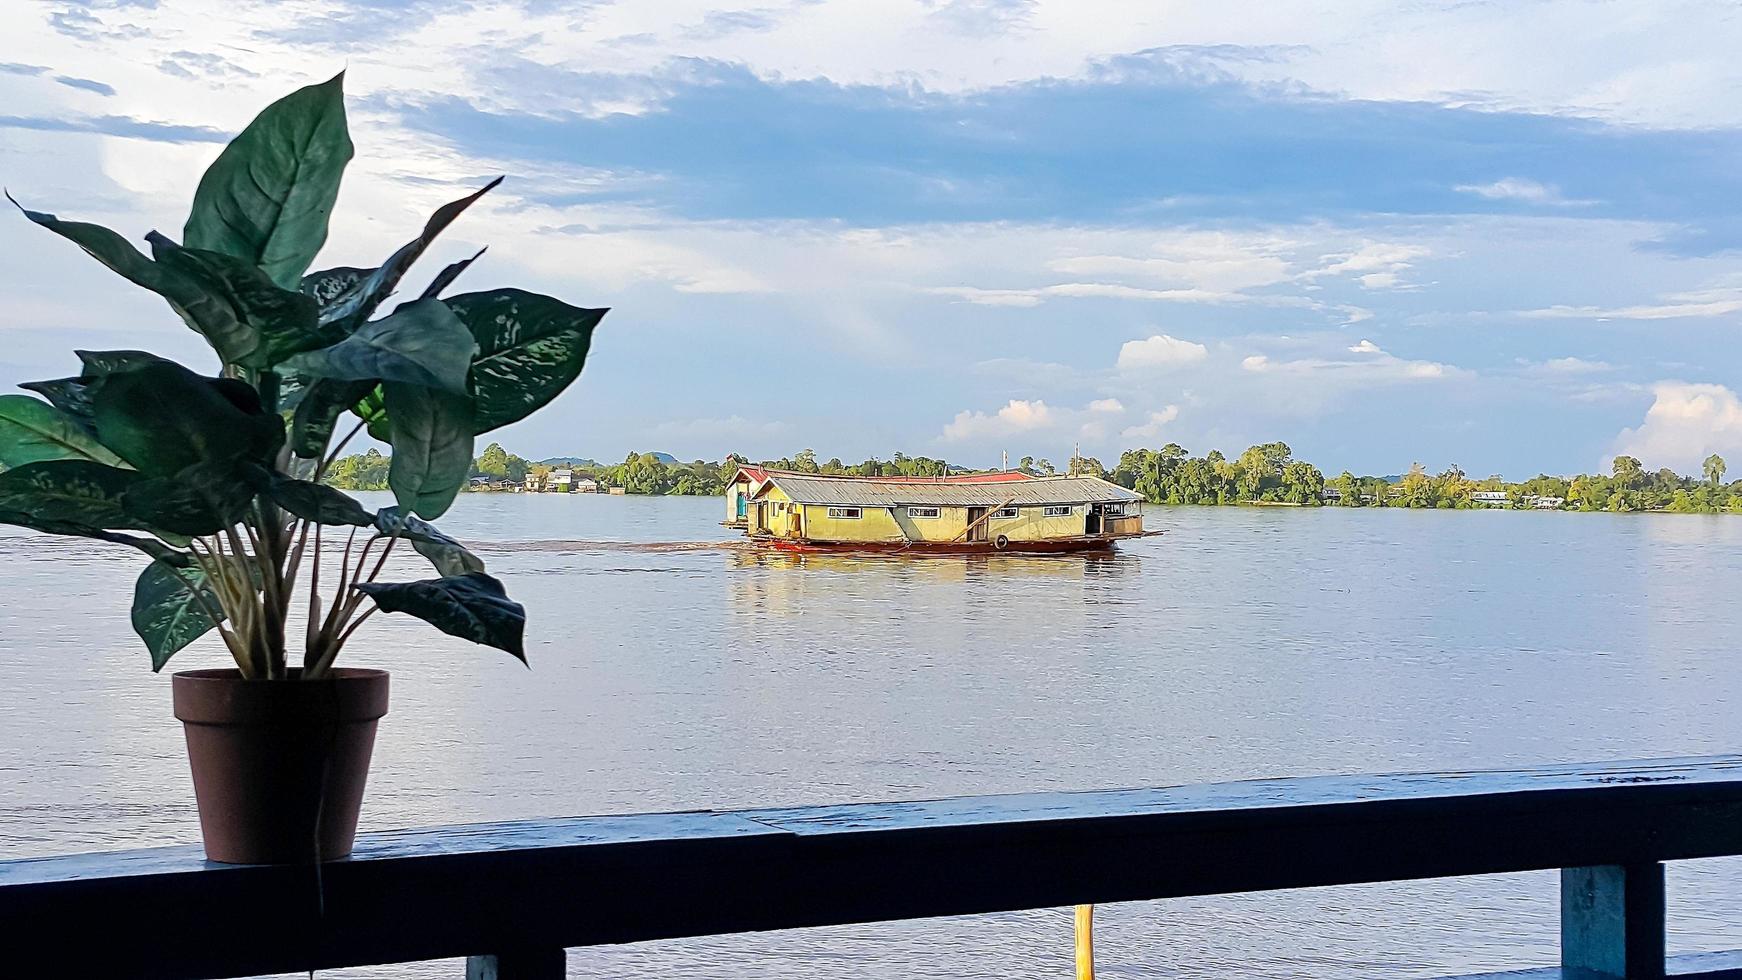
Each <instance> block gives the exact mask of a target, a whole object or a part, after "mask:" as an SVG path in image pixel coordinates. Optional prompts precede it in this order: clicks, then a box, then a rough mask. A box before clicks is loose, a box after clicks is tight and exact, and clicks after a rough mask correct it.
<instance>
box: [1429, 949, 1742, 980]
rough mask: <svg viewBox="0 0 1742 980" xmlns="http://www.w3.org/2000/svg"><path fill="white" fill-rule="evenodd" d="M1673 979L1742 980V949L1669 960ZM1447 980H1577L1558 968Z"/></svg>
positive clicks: (1472, 975)
mask: <svg viewBox="0 0 1742 980" xmlns="http://www.w3.org/2000/svg"><path fill="white" fill-rule="evenodd" d="M1669 976H1670V977H1672V978H1673V980H1742V950H1731V951H1727V952H1722V953H1683V954H1682V955H1680V956H1671V957H1670V958H1669ZM1445 980H1577V978H1576V977H1573V976H1571V975H1570V974H1566V973H1563V972H1562V971H1561V968H1560V967H1558V966H1548V967H1539V968H1537V969H1534V970H1503V971H1501V972H1499V973H1476V974H1469V975H1466V976H1461V977H1446V978H1445Z"/></svg>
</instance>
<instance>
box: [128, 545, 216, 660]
mask: <svg viewBox="0 0 1742 980" xmlns="http://www.w3.org/2000/svg"><path fill="white" fill-rule="evenodd" d="M184 578H185V581H184ZM189 583H192V585H193V588H192V589H190V588H188V585H189ZM194 589H198V590H199V595H198V596H196V595H195V593H194ZM202 600H203V602H202ZM208 607H209V609H210V610H212V611H216V612H217V615H218V616H219V619H213V618H212V612H209V611H208ZM222 617H223V611H222V608H221V607H220V606H219V604H218V595H217V593H216V592H214V591H213V590H212V588H211V586H210V585H209V584H208V583H207V581H206V577H205V575H204V573H202V572H201V571H200V570H199V569H198V568H188V569H183V570H181V571H180V572H179V573H178V572H177V571H176V569H173V568H171V567H169V566H168V565H166V564H165V563H163V562H161V561H154V562H152V563H151V564H150V565H147V566H145V571H143V572H141V573H139V581H138V582H136V583H134V586H133V631H134V632H135V633H138V634H139V638H140V639H142V640H144V641H145V647H146V649H147V650H150V651H151V669H152V670H153V671H158V670H162V669H163V665H164V664H166V663H169V658H170V657H172V656H174V655H175V653H176V651H178V650H180V649H181V648H183V647H185V646H187V645H188V644H189V643H192V642H193V641H195V640H197V639H199V638H200V637H201V636H203V635H205V634H206V633H207V632H208V631H210V630H211V629H212V628H213V627H214V626H217V625H218V623H219V622H220V621H221V619H222Z"/></svg>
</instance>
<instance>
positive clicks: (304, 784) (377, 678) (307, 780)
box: [170, 668, 387, 864]
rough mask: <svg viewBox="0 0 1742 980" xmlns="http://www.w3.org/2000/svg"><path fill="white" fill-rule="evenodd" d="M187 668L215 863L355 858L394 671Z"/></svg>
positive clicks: (185, 717)
mask: <svg viewBox="0 0 1742 980" xmlns="http://www.w3.org/2000/svg"><path fill="white" fill-rule="evenodd" d="M297 673H299V671H296V670H292V671H291V674H292V676H291V678H290V679H288V680H278V681H261V680H244V679H243V678H242V674H241V672H240V671H238V670H235V669H229V670H189V671H183V672H182V673H179V674H176V675H175V676H174V677H173V678H172V679H171V683H170V687H171V690H172V691H173V693H174V699H175V716H176V717H177V718H180V719H181V721H182V727H183V729H184V730H185V731H186V733H187V744H188V762H189V764H190V766H191V767H192V769H193V776H194V798H195V799H196V800H197V801H198V803H199V809H200V835H201V836H202V837H203V838H204V839H205V843H206V857H208V858H210V859H211V860H213V861H222V862H225V863H227V864H307V863H311V862H316V861H332V860H336V859H338V858H342V857H346V856H348V855H349V854H350V853H351V844H352V842H353V841H354V840H355V839H356V836H357V815H358V813H359V812H360V811H361V810H362V807H363V785H364V783H365V782H367V780H368V778H369V756H370V753H371V752H372V751H373V750H374V748H375V724H376V722H377V721H378V720H379V719H380V718H381V716H382V715H384V714H386V713H387V672H386V671H384V670H363V669H357V668H341V669H338V670H334V671H333V672H332V673H331V674H330V675H328V676H327V677H324V678H322V679H320V680H316V681H304V680H298V679H297V678H296V676H295V675H296V674H297Z"/></svg>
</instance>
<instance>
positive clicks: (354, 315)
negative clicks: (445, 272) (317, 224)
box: [302, 177, 502, 328]
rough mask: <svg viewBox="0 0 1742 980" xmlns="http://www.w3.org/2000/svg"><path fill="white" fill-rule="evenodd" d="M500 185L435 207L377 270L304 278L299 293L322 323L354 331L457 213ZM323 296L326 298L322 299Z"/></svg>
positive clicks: (497, 181)
mask: <svg viewBox="0 0 1742 980" xmlns="http://www.w3.org/2000/svg"><path fill="white" fill-rule="evenodd" d="M500 183H502V178H501V177H498V178H496V179H495V180H492V181H491V182H490V183H488V184H485V185H484V187H483V188H482V189H481V190H478V191H475V192H473V193H471V194H468V195H466V196H465V197H462V198H460V199H459V200H457V201H450V202H448V203H447V204H444V205H442V206H441V207H439V208H437V209H436V210H435V213H434V214H432V215H430V217H429V220H428V221H426V222H425V223H424V226H423V231H422V233H420V234H419V235H418V236H417V237H416V238H413V239H412V240H411V241H409V242H406V243H405V244H404V245H401V246H400V247H399V250H398V251H396V252H394V253H393V254H392V255H390V256H388V258H387V261H386V262H383V263H382V264H381V265H380V267H378V268H375V269H367V270H359V269H351V268H339V269H329V270H326V271H324V272H316V273H313V274H311V275H309V276H307V277H305V278H304V279H303V281H302V290H303V291H304V292H307V293H310V294H311V295H314V296H315V297H316V298H317V299H320V300H321V320H322V322H324V323H325V322H331V323H340V324H343V325H346V326H347V328H354V327H356V326H357V325H359V324H361V323H362V322H363V321H365V320H367V319H369V317H370V316H371V315H373V314H374V312H375V310H376V309H377V308H379V307H380V306H381V304H382V302H384V301H385V300H386V299H387V297H388V296H391V295H392V294H393V290H394V289H396V288H398V286H399V280H401V279H403V278H404V277H405V273H406V271H407V270H409V269H410V268H411V266H412V263H414V262H416V261H417V260H418V257H419V256H421V255H423V253H424V250H425V249H427V248H429V244H430V243H431V242H433V241H435V238H436V236H437V235H440V234H441V233H442V229H444V228H446V227H447V226H448V225H450V224H453V222H454V219H455V218H458V217H459V216H460V212H462V211H464V210H466V209H467V208H468V207H471V206H472V202H473V201H476V200H477V199H478V198H480V197H483V196H484V195H485V194H487V193H489V192H490V190H491V189H493V188H494V187H495V186H496V185H497V184H500ZM357 273H361V274H360V275H358V274H357ZM455 274H456V275H458V273H455ZM335 290H336V291H335ZM323 295H324V296H325V298H322V297H323Z"/></svg>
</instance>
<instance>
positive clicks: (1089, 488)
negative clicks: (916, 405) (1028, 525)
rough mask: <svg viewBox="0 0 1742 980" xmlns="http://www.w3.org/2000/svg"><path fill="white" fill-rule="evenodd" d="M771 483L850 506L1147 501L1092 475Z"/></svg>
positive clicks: (776, 479) (783, 477) (782, 477)
mask: <svg viewBox="0 0 1742 980" xmlns="http://www.w3.org/2000/svg"><path fill="white" fill-rule="evenodd" d="M768 482H769V483H770V484H772V485H773V486H777V487H779V488H780V489H781V492H782V493H785V494H786V496H787V497H788V499H790V500H792V501H793V502H794V503H800V504H828V505H830V506H846V507H903V506H907V505H909V504H918V505H922V506H923V505H936V506H941V507H998V506H1009V507H1036V506H1040V505H1043V504H1091V503H1093V504H1104V503H1126V502H1130V501H1136V500H1142V499H1143V495H1142V494H1139V493H1135V492H1133V491H1130V490H1127V489H1125V488H1124V487H1121V486H1118V485H1117V484H1113V483H1108V482H1107V481H1106V480H1097V479H1095V478H1094V477H1092V476H1058V477H1047V478H1041V479H1036V480H1020V481H1012V482H1009V483H909V482H902V481H892V480H865V479H851V478H849V479H840V478H837V477H827V476H790V475H788V474H785V473H774V474H771V475H770V476H769V478H768Z"/></svg>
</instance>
